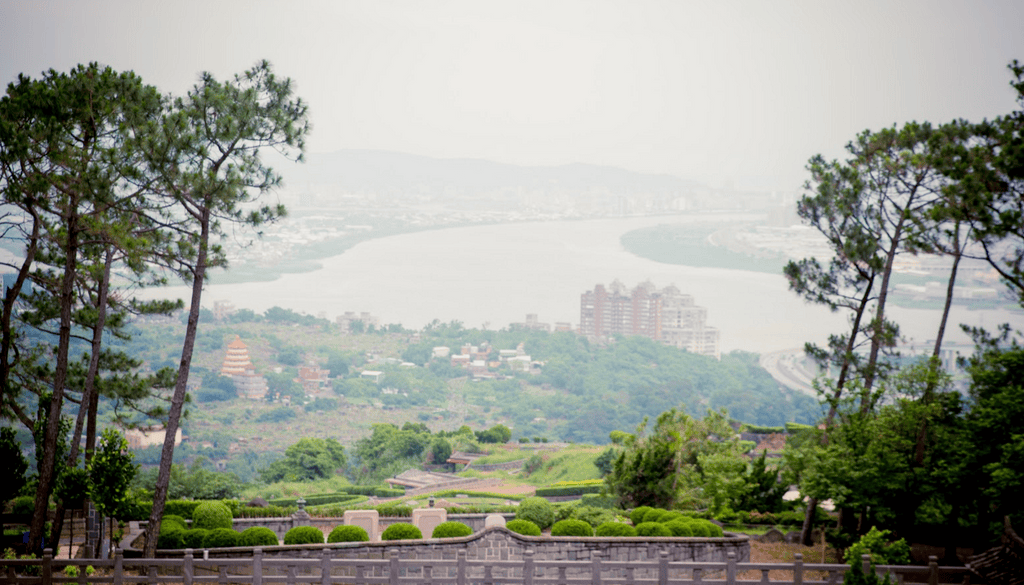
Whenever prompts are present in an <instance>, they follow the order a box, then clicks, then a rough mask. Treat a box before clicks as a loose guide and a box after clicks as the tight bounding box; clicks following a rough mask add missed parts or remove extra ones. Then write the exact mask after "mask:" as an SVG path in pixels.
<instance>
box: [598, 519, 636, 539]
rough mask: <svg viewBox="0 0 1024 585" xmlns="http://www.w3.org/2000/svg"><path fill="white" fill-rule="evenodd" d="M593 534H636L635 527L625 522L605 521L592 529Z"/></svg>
mask: <svg viewBox="0 0 1024 585" xmlns="http://www.w3.org/2000/svg"><path fill="white" fill-rule="evenodd" d="M594 535H595V536H636V528H633V527H632V526H630V525H629V524H626V523H625V522H605V523H604V524H601V525H600V526H598V527H597V529H596V530H594Z"/></svg>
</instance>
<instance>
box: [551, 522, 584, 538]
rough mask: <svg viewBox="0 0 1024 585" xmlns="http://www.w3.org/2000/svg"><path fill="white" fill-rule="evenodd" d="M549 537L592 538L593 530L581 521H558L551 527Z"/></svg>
mask: <svg viewBox="0 0 1024 585" xmlns="http://www.w3.org/2000/svg"><path fill="white" fill-rule="evenodd" d="M551 536H594V529H593V528H591V526H590V524H589V523H587V522H584V521H583V520H559V521H558V522H555V525H554V526H552V527H551Z"/></svg>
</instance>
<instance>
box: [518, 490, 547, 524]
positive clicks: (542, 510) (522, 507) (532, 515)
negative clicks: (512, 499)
mask: <svg viewBox="0 0 1024 585" xmlns="http://www.w3.org/2000/svg"><path fill="white" fill-rule="evenodd" d="M516 520H529V521H530V522H533V523H534V524H536V525H537V527H538V528H540V529H541V530H544V529H546V528H550V527H551V525H552V524H553V523H554V522H555V507H554V506H552V505H551V502H549V501H547V500H545V499H544V498H538V497H532V498H525V499H523V501H521V502H519V506H518V507H517V508H516Z"/></svg>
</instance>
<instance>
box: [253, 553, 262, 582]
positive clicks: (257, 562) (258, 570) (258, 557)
mask: <svg viewBox="0 0 1024 585" xmlns="http://www.w3.org/2000/svg"><path fill="white" fill-rule="evenodd" d="M252 585H263V548H262V547H256V548H255V549H253V551H252Z"/></svg>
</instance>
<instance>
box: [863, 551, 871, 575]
mask: <svg viewBox="0 0 1024 585" xmlns="http://www.w3.org/2000/svg"><path fill="white" fill-rule="evenodd" d="M860 563H861V565H860V568H861V570H862V571H864V577H867V576H868V575H870V574H871V555H860Z"/></svg>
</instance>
